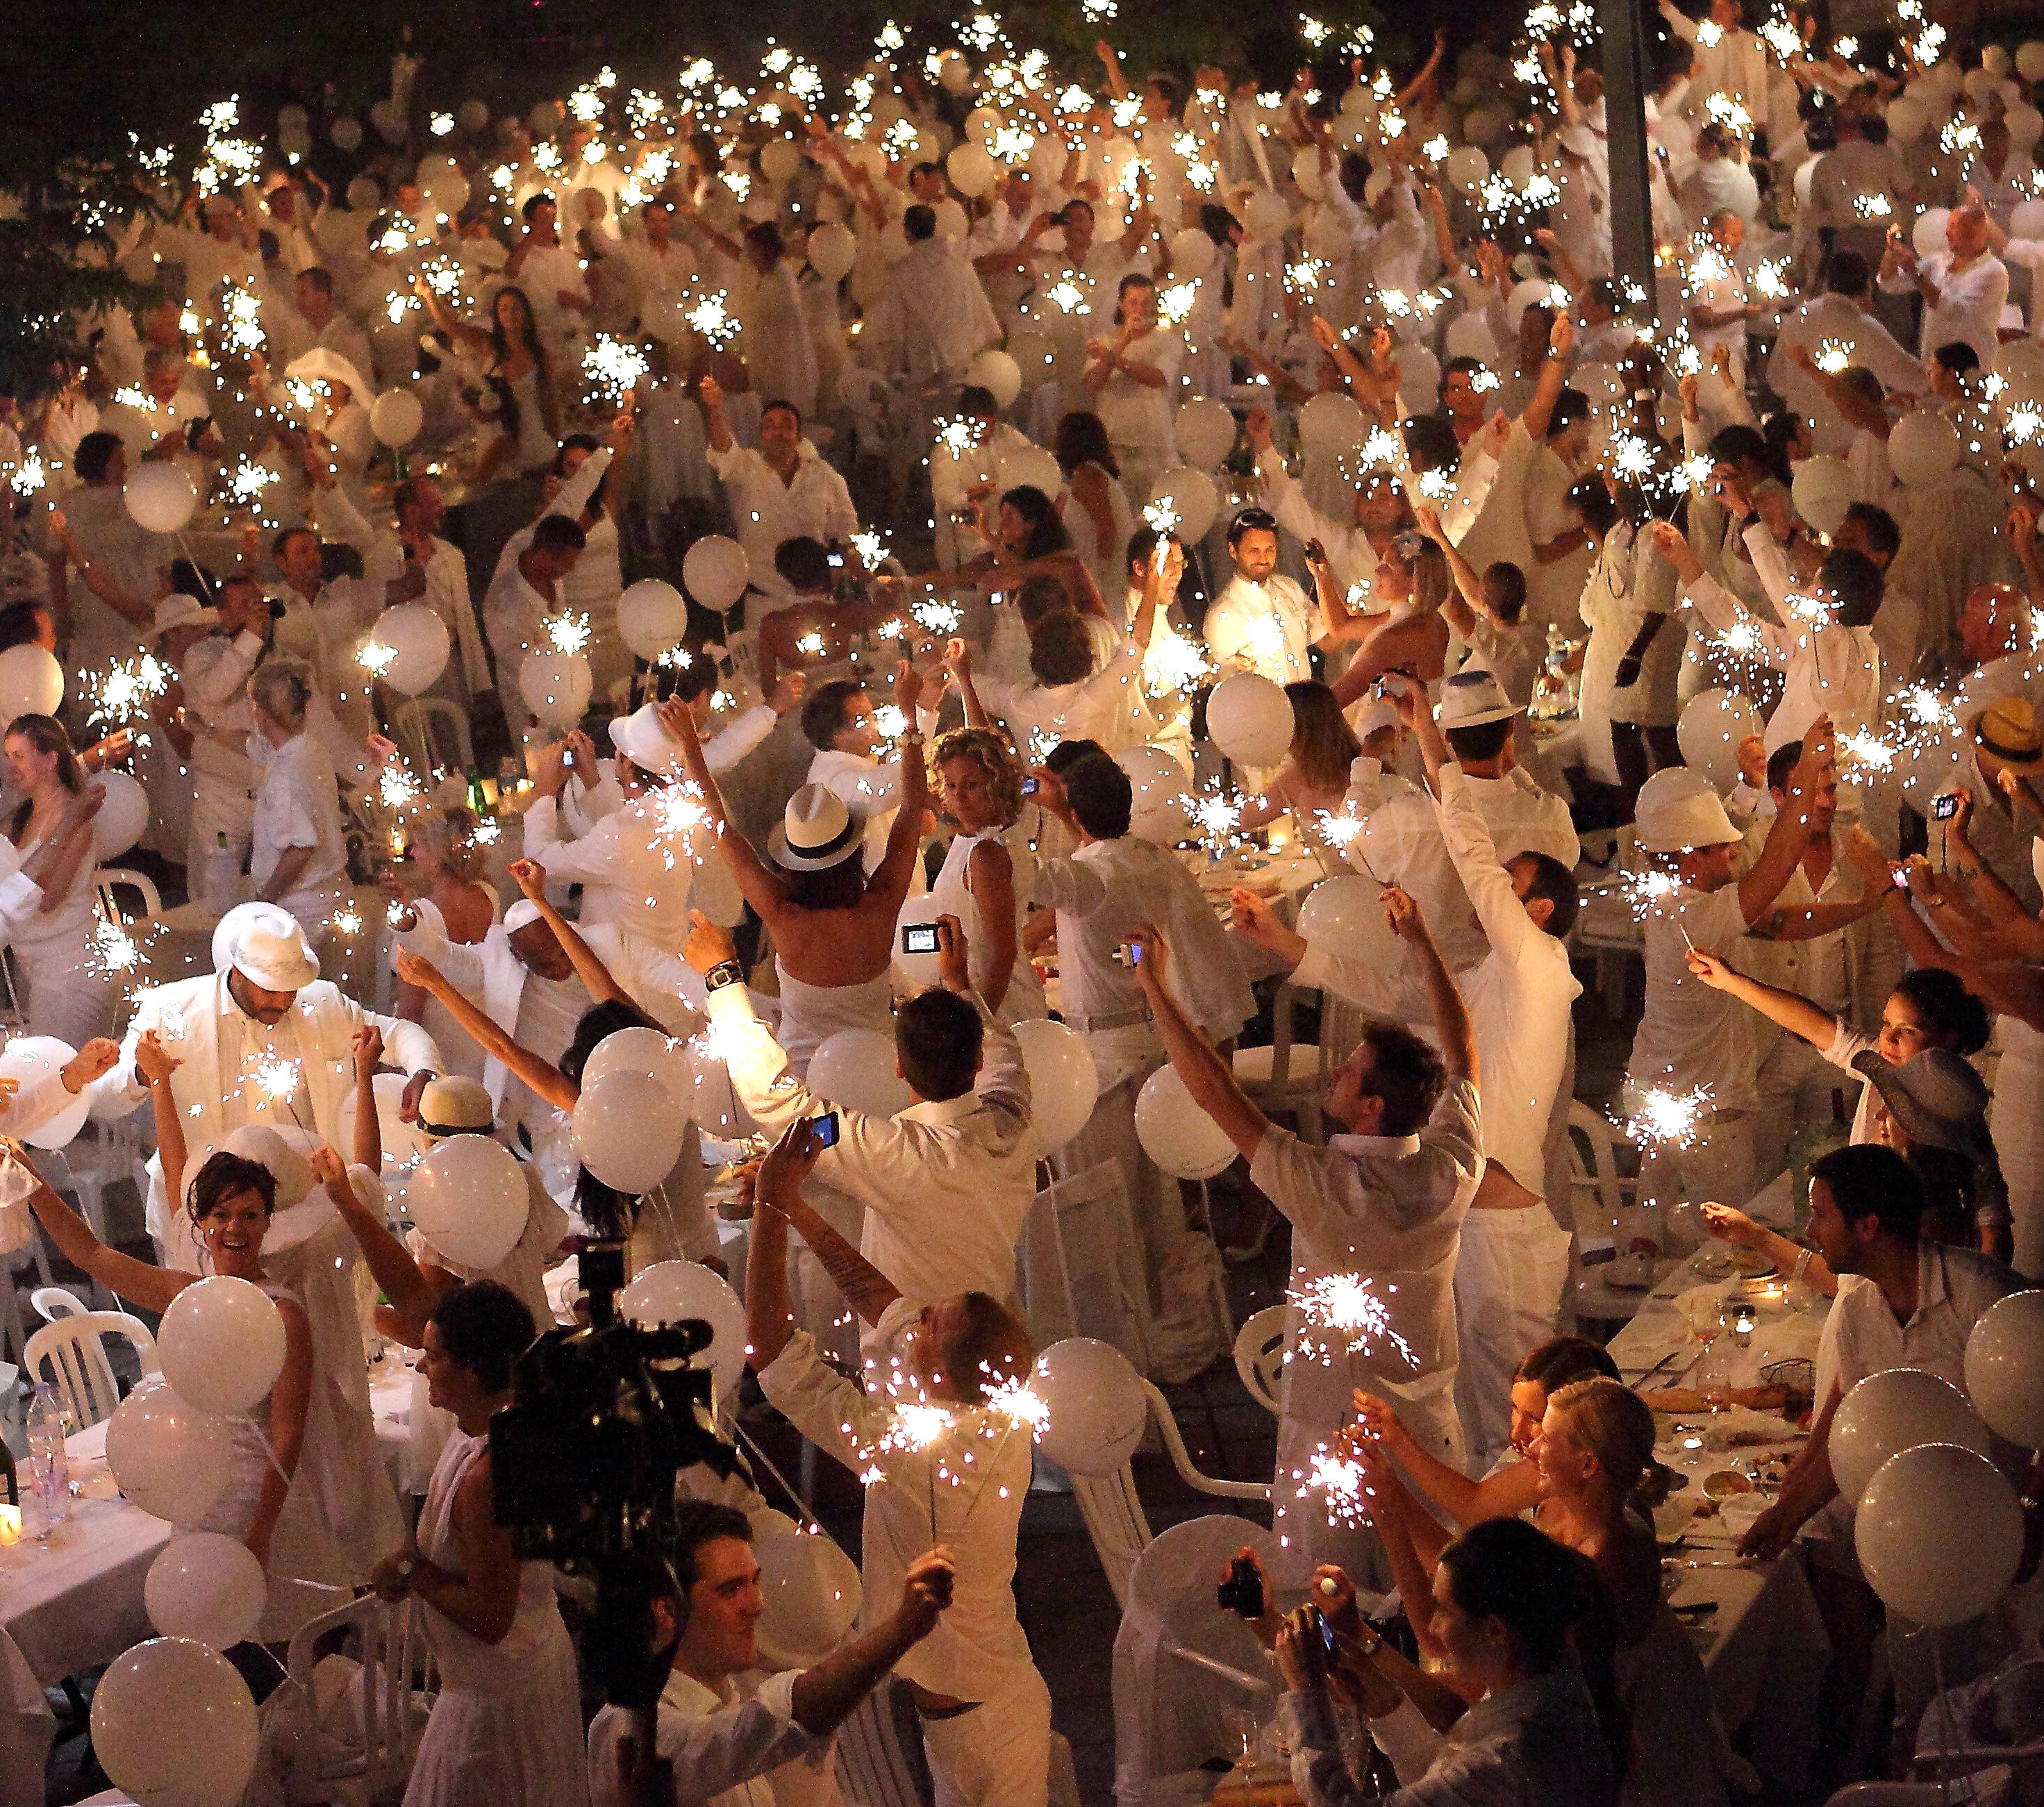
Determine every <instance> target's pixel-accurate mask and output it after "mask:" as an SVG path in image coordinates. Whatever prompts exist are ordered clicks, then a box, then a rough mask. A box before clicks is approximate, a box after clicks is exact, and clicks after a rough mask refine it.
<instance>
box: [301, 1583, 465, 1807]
mask: <svg viewBox="0 0 2044 1807" xmlns="http://www.w3.org/2000/svg"><path fill="white" fill-rule="evenodd" d="M342 1629H345V1630H346V1631H347V1632H348V1634H349V1636H348V1644H349V1646H350V1647H351V1648H349V1651H348V1654H350V1655H352V1656H354V1657H355V1659H356V1661H358V1662H359V1663H360V1664H361V1665H362V1670H361V1678H360V1682H359V1690H358V1692H357V1694H356V1696H355V1698H356V1701H357V1704H358V1711H359V1716H360V1717H359V1724H358V1726H357V1730H358V1732H359V1737H360V1744H359V1749H358V1750H357V1751H354V1752H352V1753H351V1754H350V1755H348V1757H347V1758H346V1759H344V1760H342V1761H340V1762H333V1761H332V1760H331V1759H329V1760H328V1761H327V1762H325V1763H322V1761H321V1756H322V1751H321V1740H320V1739H319V1738H318V1737H317V1736H315V1735H313V1733H312V1732H307V1734H306V1735H305V1736H303V1737H302V1738H300V1739H299V1740H298V1746H297V1749H296V1751H295V1754H294V1759H293V1770H292V1774H291V1778H290V1786H289V1787H288V1789H287V1790H286V1799H287V1800H291V1801H343V1800H348V1801H352V1800H360V1801H386V1800H390V1801H394V1800H396V1799H397V1798H398V1797H399V1796H400V1795H401V1794H403V1793H404V1790H405V1781H406V1779H407V1778H409V1776H410V1774H411V1773H412V1763H413V1759H414V1758H416V1757H417V1755H418V1751H419V1737H420V1734H421V1732H423V1731H424V1730H425V1721H426V1715H427V1713H428V1711H430V1709H431V1707H432V1697H433V1694H434V1692H435V1683H436V1679H437V1677H436V1670H435V1667H434V1663H433V1659H432V1647H431V1646H430V1645H429V1644H428V1643H427V1642H426V1638H425V1630H424V1628H423V1626H422V1625H421V1614H420V1613H417V1611H415V1610H414V1609H413V1602H411V1601H409V1600H403V1601H399V1602H397V1603H395V1604H391V1603H389V1602H385V1601H382V1600H379V1599H378V1598H376V1596H375V1594H364V1595H363V1597H362V1598H360V1599H359V1600H351V1601H350V1602H348V1604H347V1605H346V1606H336V1607H335V1608H334V1609H332V1611H331V1612H327V1613H321V1614H320V1615H319V1617H317V1618H314V1619H308V1620H307V1621H305V1624H304V1625H301V1626H300V1627H299V1628H298V1632H297V1634H296V1635H295V1636H294V1637H293V1638H292V1640H291V1643H290V1651H289V1653H288V1654H287V1655H286V1659H285V1665H284V1666H285V1670H286V1682H285V1686H286V1687H290V1688H293V1689H295V1690H298V1694H299V1698H301V1700H302V1701H303V1702H304V1705H305V1711H306V1713H307V1715H308V1717H309V1716H310V1715H311V1714H312V1713H313V1711H314V1703H315V1699H316V1697H315V1694H314V1691H313V1670H314V1668H315V1667H317V1664H318V1661H319V1658H320V1656H321V1651H320V1648H319V1646H320V1644H321V1640H323V1639H325V1637H327V1636H328V1635H329V1634H330V1633H332V1632H335V1631H337V1630H342Z"/></svg>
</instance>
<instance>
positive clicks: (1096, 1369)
mask: <svg viewBox="0 0 2044 1807" xmlns="http://www.w3.org/2000/svg"><path fill="white" fill-rule="evenodd" d="M1170 1070H1171V1069H1170V1068H1169V1067H1166V1068H1162V1071H1164V1072H1170ZM1032 1391H1034V1392H1035V1394H1036V1395H1037V1397H1038V1398H1040V1399H1041V1400H1042V1401H1043V1404H1044V1406H1045V1407H1046V1408H1047V1411H1048V1414H1049V1418H1048V1421H1047V1423H1046V1424H1045V1425H1044V1427H1043V1435H1042V1437H1039V1439H1038V1440H1037V1443H1038V1447H1039V1448H1041V1449H1042V1450H1043V1453H1044V1454H1045V1455H1046V1456H1048V1457H1049V1458H1050V1459H1051V1460H1052V1461H1053V1462H1055V1463H1056V1464H1057V1465H1058V1467H1060V1468H1063V1469H1066V1470H1067V1471H1070V1473H1072V1474H1074V1475H1112V1473H1113V1472H1114V1471H1116V1469H1117V1468H1119V1467H1120V1466H1121V1465H1122V1464H1124V1462H1126V1461H1127V1460H1128V1459H1129V1457H1130V1456H1133V1455H1134V1454H1135V1450H1136V1446H1137V1445H1138V1444H1140V1443H1141V1442H1142V1441H1143V1430H1144V1429H1145V1428H1146V1426H1147V1425H1148V1423H1149V1420H1150V1396H1149V1395H1147V1393H1145V1392H1144V1391H1143V1379H1142V1376H1141V1375H1139V1374H1137V1372H1135V1368H1133V1367H1132V1366H1131V1365H1130V1363H1129V1360H1128V1356H1125V1355H1124V1354H1123V1353H1122V1352H1121V1351H1120V1350H1119V1349H1116V1347H1115V1346H1114V1345H1113V1344H1112V1343H1103V1342H1101V1341H1098V1340H1097V1338H1095V1337H1066V1339H1065V1340H1064V1341H1062V1342H1061V1343H1053V1344H1051V1346H1050V1347H1049V1348H1048V1349H1046V1350H1044V1352H1043V1353H1042V1354H1041V1355H1039V1356H1037V1358H1036V1377H1035V1385H1034V1387H1033V1388H1032Z"/></svg>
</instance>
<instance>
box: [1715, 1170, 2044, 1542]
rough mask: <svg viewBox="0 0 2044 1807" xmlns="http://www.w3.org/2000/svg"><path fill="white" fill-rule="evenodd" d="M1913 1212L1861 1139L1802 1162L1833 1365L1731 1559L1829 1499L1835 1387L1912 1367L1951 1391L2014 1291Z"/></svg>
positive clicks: (1986, 1258) (1977, 1256)
mask: <svg viewBox="0 0 2044 1807" xmlns="http://www.w3.org/2000/svg"><path fill="white" fill-rule="evenodd" d="M1922 1222H1923V1187H1922V1184H1920V1182H1919V1180H1917V1178H1916V1176H1915V1172H1914V1170H1913V1169H1911V1167H1910V1166H1909V1164H1908V1162H1907V1161H1904V1159H1903V1158H1902V1157H1901V1156H1900V1155H1899V1154H1897V1153H1895V1151H1894V1150H1893V1149H1889V1148H1885V1147H1883V1146H1881V1145H1880V1144H1878V1143H1871V1142H1869V1143H1861V1144H1859V1145H1856V1146H1854V1147H1850V1148H1842V1149H1835V1150H1834V1151H1833V1152H1832V1153H1830V1154H1827V1155H1824V1156H1823V1157H1820V1158H1819V1160H1817V1161H1815V1163H1814V1164H1812V1167H1811V1168H1810V1222H1809V1226H1808V1236H1809V1238H1810V1240H1811V1241H1812V1242H1813V1243H1815V1245H1816V1249H1817V1253H1819V1254H1820V1255H1822V1256H1823V1258H1824V1260H1825V1263H1826V1264H1827V1266H1828V1267H1829V1268H1831V1272H1833V1273H1835V1274H1836V1275H1837V1276H1838V1298H1837V1299H1836V1300H1835V1302H1834V1303H1833V1304H1832V1306H1831V1315H1830V1317H1829V1318H1827V1321H1826V1322H1825V1326H1824V1347H1825V1350H1826V1352H1827V1353H1829V1354H1830V1355H1831V1356H1833V1357H1834V1358H1835V1364H1836V1366H1835V1372H1834V1378H1833V1381H1832V1384H1831V1390H1830V1392H1829V1393H1828V1395H1827V1396H1826V1397H1825V1398H1823V1399H1822V1400H1821V1401H1819V1405H1818V1411H1817V1418H1816V1422H1815V1424H1814V1425H1812V1427H1811V1431H1810V1441H1808V1443H1806V1444H1804V1446H1803V1448H1801V1449H1800V1450H1799V1451H1797V1452H1796V1460H1794V1462H1793V1463H1792V1464H1790V1466H1789V1469H1788V1475H1787V1476H1786V1477H1785V1479H1784V1480H1783V1482H1782V1483H1781V1495H1780V1497H1779V1498H1777V1500H1776V1501H1775V1502H1774V1503H1773V1505H1772V1506H1769V1508H1768V1509H1767V1510H1766V1511H1765V1512H1763V1513H1762V1514H1761V1515H1760V1516H1759V1517H1758V1518H1757V1519H1755V1520H1754V1524H1753V1528H1752V1529H1750V1531H1748V1532H1747V1533H1746V1535H1745V1537H1742V1539H1741V1540H1739V1551H1740V1553H1741V1554H1742V1555H1746V1556H1778V1555H1779V1554H1780V1553H1781V1552H1782V1551H1783V1550H1785V1549H1786V1548H1788V1544H1789V1541H1790V1540H1791V1539H1792V1538H1793V1537H1795V1535H1796V1532H1797V1531H1798V1530H1800V1529H1801V1528H1802V1527H1803V1526H1804V1525H1805V1524H1807V1523H1808V1521H1810V1520H1811V1519H1812V1518H1813V1517H1815V1516H1816V1515H1817V1514H1818V1513H1819V1511H1820V1510H1822V1509H1823V1507H1824V1506H1826V1505H1827V1503H1828V1502H1831V1500H1834V1499H1836V1498H1838V1482H1837V1480H1836V1479H1835V1477H1834V1476H1833V1475H1832V1472H1831V1425H1832V1422H1833V1421H1834V1420H1835V1418H1836V1417H1837V1415H1838V1405H1839V1402H1841V1401H1842V1399H1843V1398H1844V1397H1845V1395H1846V1394H1848V1393H1850V1391H1852V1390H1853V1388H1854V1387H1856V1386H1857V1385H1858V1383H1860V1382H1861V1380H1864V1379H1865V1378H1866V1377H1867V1376H1868V1375H1870V1374H1878V1373H1881V1372H1883V1371H1884V1370H1885V1369H1888V1368H1922V1369H1923V1370H1924V1372H1927V1373H1930V1374H1934V1375H1938V1377H1939V1378H1940V1379H1944V1380H1949V1381H1950V1383H1952V1384H1953V1385H1954V1387H1958V1388H1960V1389H1961V1391H1963V1390H1964V1389H1965V1384H1966V1374H1965V1352H1966V1339H1967V1338H1968V1337H1970V1336H1971V1335H1972V1334H1973V1326H1975V1325H1976V1324H1977V1323H1978V1322H1980V1321H1981V1318H1984V1317H1985V1316H1986V1315H1987V1313H1988V1309H1989V1308H1990V1307H1991V1306H1993V1305H1995V1304H1996V1303H1997V1302H1999V1301H2000V1300H2001V1299H2005V1298H2007V1297H2008V1295H2009V1294H2011V1293H2012V1292H2016V1291H2020V1290H2021V1289H2022V1287H2023V1284H2024V1282H2023V1277H2022V1276H2020V1275H2019V1274H2018V1273H2017V1272H2015V1270H2014V1269H2013V1268H2008V1267H2005V1266H2004V1265H2003V1264H2001V1263H2000V1262H1999V1261H1997V1260H1995V1259H1994V1257H1993V1256H1991V1255H1983V1254H1981V1253H1979V1252H1978V1251H1977V1250H1976V1249H1961V1248H1957V1247H1952V1246H1948V1245H1945V1244H1942V1243H1937V1242H1931V1241H1927V1240H1926V1239H1925V1238H1924V1237H1923V1235H1922ZM1846 1503H1847V1504H1848V1505H1850V1504H1853V1503H1856V1502H1846ZM1841 1529H1843V1527H1841ZM1961 1530H1962V1528H1961V1527H1956V1526H1955V1527H1954V1533H1955V1534H1958V1533H1961Z"/></svg>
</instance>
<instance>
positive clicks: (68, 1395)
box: [23, 1311, 157, 1430]
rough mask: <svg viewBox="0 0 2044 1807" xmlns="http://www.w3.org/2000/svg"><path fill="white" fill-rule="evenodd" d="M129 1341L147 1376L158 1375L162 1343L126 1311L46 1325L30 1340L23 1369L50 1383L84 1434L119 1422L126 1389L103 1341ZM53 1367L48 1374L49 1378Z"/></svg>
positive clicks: (95, 1313) (92, 1313)
mask: <svg viewBox="0 0 2044 1807" xmlns="http://www.w3.org/2000/svg"><path fill="white" fill-rule="evenodd" d="M109 1335H112V1336H117V1337H126V1338H127V1339H128V1341H129V1342H130V1343H132V1344H133V1345H134V1346H135V1354H136V1359H137V1360H139V1361H140V1364H141V1368H142V1372H144V1374H154V1373H155V1372H156V1368H157V1362H156V1338H155V1337H152V1336H151V1335H150V1334H149V1326H148V1325H146V1324H144V1322H142V1320H141V1319H140V1318H131V1317H130V1316H129V1314H127V1313H126V1312H125V1311H87V1312H85V1313H84V1314H82V1315H80V1316H79V1317H75V1318H58V1319H57V1320H56V1322H55V1323H52V1324H45V1325H44V1326H43V1327H42V1329H40V1330H38V1331H37V1333H35V1334H34V1335H33V1337H30V1338H29V1350H28V1354H27V1356H26V1357H25V1360H24V1363H23V1365H24V1366H25V1367H26V1368H27V1369H28V1371H29V1378H30V1379H32V1380H44V1379H47V1380H48V1382H49V1383H50V1385H51V1387H52V1389H54V1391H56V1396H57V1403H58V1404H59V1405H60V1406H63V1411H64V1416H65V1418H67V1420H68V1421H70V1423H71V1425H73V1427H74V1428H75V1429H79V1430H83V1429H86V1426H87V1425H96V1424H98V1423H101V1422H102V1421H104V1420H106V1419H107V1418H112V1417H113V1408H114V1407H115V1406H118V1405H119V1404H120V1403H121V1388H120V1387H119V1385H118V1383H117V1382H116V1381H115V1379H114V1378H113V1364H112V1363H111V1362H109V1360H107V1359H106V1347H105V1345H104V1343H103V1341H102V1338H104V1337H107V1336H109ZM45 1364H48V1372H47V1373H45V1372H44V1366H45Z"/></svg>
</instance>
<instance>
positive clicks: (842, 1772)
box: [836, 1681, 924, 1807]
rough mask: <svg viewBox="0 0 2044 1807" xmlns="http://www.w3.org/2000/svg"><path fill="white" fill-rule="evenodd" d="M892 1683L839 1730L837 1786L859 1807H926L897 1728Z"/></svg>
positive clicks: (854, 1711) (856, 1710) (882, 1686)
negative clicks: (895, 1725)
mask: <svg viewBox="0 0 2044 1807" xmlns="http://www.w3.org/2000/svg"><path fill="white" fill-rule="evenodd" d="M893 1686H894V1684H893V1682H891V1681H886V1682H882V1683H881V1684H880V1686H878V1687H877V1688H875V1689H874V1690H873V1692H872V1693H871V1694H868V1695H867V1696H866V1698H865V1699H864V1700H863V1701H860V1702H859V1705H857V1706H855V1707H854V1708H853V1709H851V1717H849V1718H847V1720H846V1721H845V1722H844V1723H843V1725H840V1727H839V1728H837V1744H836V1759H837V1782H838V1786H839V1788H840V1790H842V1791H843V1795H844V1798H845V1799H846V1800H847V1801H850V1802H853V1803H855V1807H924V1801H923V1791H922V1788H921V1786H920V1784H919V1783H918V1782H917V1781H916V1770H915V1765H914V1764H913V1763H912V1762H911V1761H910V1760H909V1753H908V1752H907V1751H905V1750H904V1749H903V1748H902V1746H901V1736H900V1734H899V1733H898V1732H897V1731H896V1730H895V1727H894V1711H893Z"/></svg>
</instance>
